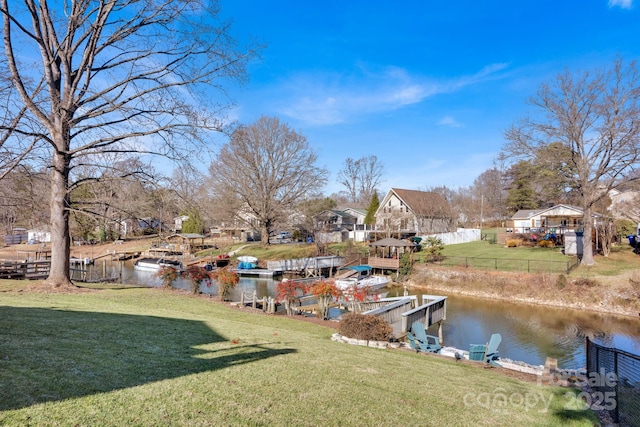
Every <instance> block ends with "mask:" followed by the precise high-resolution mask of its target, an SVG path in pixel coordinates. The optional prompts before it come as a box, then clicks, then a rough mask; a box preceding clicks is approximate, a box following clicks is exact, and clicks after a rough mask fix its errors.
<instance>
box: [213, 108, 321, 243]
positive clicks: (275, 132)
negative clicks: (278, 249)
mask: <svg viewBox="0 0 640 427" xmlns="http://www.w3.org/2000/svg"><path fill="white" fill-rule="evenodd" d="M316 160H317V155H316V153H315V152H314V151H313V150H312V149H311V148H310V147H309V144H308V142H307V139H306V138H305V137H304V136H302V135H300V134H298V133H296V132H295V131H293V130H291V129H290V128H289V127H288V126H287V125H285V124H283V123H280V120H278V119H277V118H275V117H261V118H260V119H258V120H257V121H256V122H254V123H253V124H250V125H247V126H241V127H239V128H238V129H236V130H235V131H234V132H233V134H232V135H231V139H230V141H229V142H228V143H227V144H225V145H224V146H223V147H222V149H221V150H220V153H219V154H218V156H217V158H216V160H215V161H214V162H213V163H212V164H211V166H210V168H209V173H210V175H211V180H212V188H214V189H215V194H216V197H217V198H218V200H220V203H221V204H225V205H227V206H229V207H230V208H231V209H233V210H235V213H236V214H237V213H238V212H240V211H245V212H246V213H247V214H249V215H250V217H252V218H254V219H256V220H257V222H258V225H259V227H260V234H261V239H262V243H263V244H269V233H270V232H271V231H272V227H273V225H274V224H275V223H277V221H278V220H280V219H281V218H282V217H283V216H285V215H288V214H290V213H291V210H292V208H294V207H295V206H296V204H298V203H299V202H301V201H302V200H303V199H304V198H305V197H309V198H312V197H315V196H316V194H317V193H318V191H319V190H321V188H322V187H323V186H324V184H325V183H326V180H327V175H328V173H327V171H326V170H325V169H323V168H319V167H317V166H316V165H315V163H316Z"/></svg>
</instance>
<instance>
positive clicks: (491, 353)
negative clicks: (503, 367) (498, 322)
mask: <svg viewBox="0 0 640 427" xmlns="http://www.w3.org/2000/svg"><path fill="white" fill-rule="evenodd" d="M501 342H502V335H500V334H493V335H491V339H490V340H489V344H487V353H486V354H485V360H486V362H487V363H490V364H492V365H495V366H500V364H499V363H498V362H496V360H498V347H499V346H500V343H501Z"/></svg>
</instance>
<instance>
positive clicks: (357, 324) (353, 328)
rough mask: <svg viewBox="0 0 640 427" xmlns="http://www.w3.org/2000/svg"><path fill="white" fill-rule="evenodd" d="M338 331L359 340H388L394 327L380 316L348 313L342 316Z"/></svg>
mask: <svg viewBox="0 0 640 427" xmlns="http://www.w3.org/2000/svg"><path fill="white" fill-rule="evenodd" d="M338 332H339V333H340V334H341V335H344V336H345V337H349V338H355V339H358V340H368V341H388V340H389V338H390V337H391V334H392V333H393V329H392V328H391V326H390V325H389V324H388V323H387V322H385V321H384V320H383V319H381V318H379V317H375V316H370V315H367V314H360V313H347V314H345V315H344V316H342V321H340V326H339V327H338Z"/></svg>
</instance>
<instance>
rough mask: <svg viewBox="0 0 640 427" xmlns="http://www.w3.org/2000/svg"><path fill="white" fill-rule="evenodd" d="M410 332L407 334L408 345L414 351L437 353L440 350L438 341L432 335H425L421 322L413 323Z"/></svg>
mask: <svg viewBox="0 0 640 427" xmlns="http://www.w3.org/2000/svg"><path fill="white" fill-rule="evenodd" d="M411 332H413V335H411ZM411 332H407V338H409V343H410V345H411V346H412V348H413V349H415V350H416V351H424V352H428V353H437V352H439V351H440V349H441V348H442V347H441V346H440V339H439V338H438V337H434V336H433V335H427V331H426V330H425V328H424V325H423V324H422V323H421V322H413V325H411Z"/></svg>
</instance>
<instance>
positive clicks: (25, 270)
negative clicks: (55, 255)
mask: <svg viewBox="0 0 640 427" xmlns="http://www.w3.org/2000/svg"><path fill="white" fill-rule="evenodd" d="M50 269H51V260H39V261H15V262H12V261H5V262H2V263H0V279H34V280H38V279H46V278H47V276H48V275H49V270H50Z"/></svg>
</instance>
